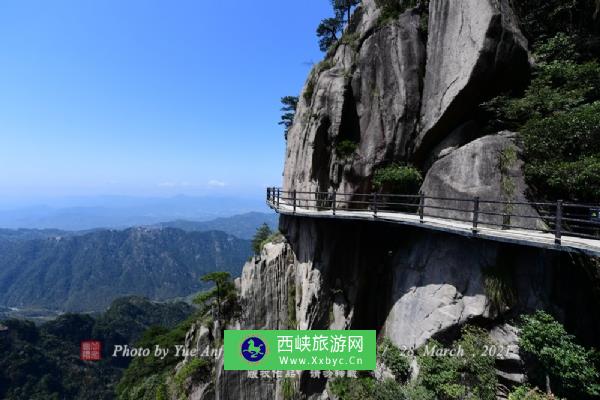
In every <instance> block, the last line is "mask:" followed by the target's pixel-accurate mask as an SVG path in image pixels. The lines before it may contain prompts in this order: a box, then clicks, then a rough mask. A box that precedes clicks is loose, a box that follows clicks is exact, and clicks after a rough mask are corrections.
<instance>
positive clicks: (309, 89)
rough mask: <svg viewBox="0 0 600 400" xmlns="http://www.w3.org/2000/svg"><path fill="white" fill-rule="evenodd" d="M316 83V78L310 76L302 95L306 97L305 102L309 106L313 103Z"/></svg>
mask: <svg viewBox="0 0 600 400" xmlns="http://www.w3.org/2000/svg"><path fill="white" fill-rule="evenodd" d="M315 85H316V83H315V78H314V77H312V76H311V77H310V78H309V81H308V83H307V84H306V90H305V91H304V94H303V95H302V97H303V98H304V103H306V105H307V106H310V105H311V104H312V98H313V95H314V93H315Z"/></svg>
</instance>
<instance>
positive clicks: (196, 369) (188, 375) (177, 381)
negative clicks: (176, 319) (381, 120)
mask: <svg viewBox="0 0 600 400" xmlns="http://www.w3.org/2000/svg"><path fill="white" fill-rule="evenodd" d="M202 280H203V281H204V282H210V283H212V284H213V285H214V286H213V288H211V289H210V290H208V291H206V292H203V293H200V294H199V295H198V296H197V297H196V299H194V302H195V303H196V304H198V305H199V306H200V307H199V309H198V310H197V312H196V313H194V315H192V316H191V317H190V318H188V319H187V320H186V321H184V322H182V323H180V324H179V325H178V326H177V327H175V328H174V329H171V330H167V329H162V328H151V329H149V330H148V331H146V332H145V333H144V336H143V337H142V339H141V340H140V341H139V342H138V343H137V344H136V347H149V348H153V347H154V346H156V345H159V346H160V347H161V348H169V349H171V351H170V352H169V354H167V356H166V357H164V358H161V357H157V356H155V355H154V354H151V355H150V356H149V357H140V358H136V359H135V360H134V361H133V362H132V363H131V365H130V366H129V368H127V370H126V371H125V374H124V375H123V379H121V381H120V382H119V385H118V387H117V394H118V397H119V399H121V400H134V399H138V398H148V399H154V397H148V396H152V395H153V393H155V392H156V391H157V390H159V391H161V392H163V391H164V392H165V394H169V395H170V394H172V393H175V394H176V395H177V396H183V395H185V392H186V390H187V389H188V385H189V384H190V383H191V382H194V383H198V382H206V381H208V380H209V379H210V378H212V368H213V362H212V359H211V358H209V356H210V355H203V354H201V355H202V357H201V358H192V359H191V360H189V361H188V362H186V364H184V365H183V366H182V367H181V369H180V370H179V371H178V372H177V373H175V374H173V372H174V369H175V366H176V365H177V364H178V363H179V362H181V361H182V358H181V357H175V350H174V348H175V346H176V345H184V344H185V339H186V334H187V333H188V331H189V330H190V328H191V327H192V325H193V324H194V323H196V322H197V321H202V322H203V324H204V325H205V326H207V327H209V328H214V325H215V323H218V326H219V327H220V329H215V333H217V334H219V333H220V334H221V336H220V337H221V338H222V330H223V329H224V327H225V326H226V325H227V324H228V323H229V322H230V321H231V320H232V319H233V318H235V317H236V316H237V313H238V311H239V301H238V298H237V290H236V288H235V285H234V283H233V281H232V280H231V276H230V275H229V274H228V273H226V272H214V273H211V274H207V275H205V276H204V277H203V278H202ZM217 339H219V338H217ZM213 347H217V346H213ZM188 350H192V349H188ZM200 351H203V349H200ZM204 356H207V357H204ZM167 398H170V397H167Z"/></svg>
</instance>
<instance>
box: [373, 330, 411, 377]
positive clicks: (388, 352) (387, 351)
mask: <svg viewBox="0 0 600 400" xmlns="http://www.w3.org/2000/svg"><path fill="white" fill-rule="evenodd" d="M377 352H378V356H379V358H380V359H381V361H382V362H383V363H384V364H385V366H386V367H388V368H389V369H390V371H392V374H394V377H395V378H396V381H397V382H400V383H406V382H407V381H408V378H409V377H410V362H409V360H408V358H407V357H406V356H405V355H404V354H402V352H401V351H400V349H398V348H397V347H396V346H394V344H393V343H392V342H391V341H390V340H389V339H384V341H383V343H382V344H381V345H380V346H379V347H378V348H377Z"/></svg>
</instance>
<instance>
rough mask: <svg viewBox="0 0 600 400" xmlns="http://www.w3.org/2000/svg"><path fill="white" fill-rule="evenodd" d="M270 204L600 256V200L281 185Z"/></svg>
mask: <svg viewBox="0 0 600 400" xmlns="http://www.w3.org/2000/svg"><path fill="white" fill-rule="evenodd" d="M267 205H268V206H269V207H270V208H272V209H273V210H275V211H276V212H278V213H280V214H283V215H290V216H301V217H309V218H335V219H342V220H361V221H381V222H387V223H395V224H400V225H406V226H413V227H419V228H423V229H430V230H435V231H441V232H447V233H452V234H458V235H462V236H467V237H471V238H478V239H486V240H493V241H498V242H505V243H513V244H518V245H525V246H532V247H538V248H545V249H552V250H557V251H567V252H577V253H584V254H587V255H591V256H595V257H600V215H599V212H600V206H592V205H582V204H573V203H564V202H562V201H559V202H556V203H525V202H521V203H516V202H506V201H495V200H494V201H491V200H481V199H479V198H477V197H475V198H441V197H427V196H424V195H416V196H409V195H392V194H389V195H388V194H378V193H370V194H356V193H352V194H344V193H335V192H297V191H282V190H281V189H279V188H268V189H267ZM515 210H521V211H519V212H516V211H515Z"/></svg>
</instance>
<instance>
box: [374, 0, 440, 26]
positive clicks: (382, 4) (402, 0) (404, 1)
mask: <svg viewBox="0 0 600 400" xmlns="http://www.w3.org/2000/svg"><path fill="white" fill-rule="evenodd" d="M375 2H376V3H377V6H378V7H379V8H380V9H381V14H380V16H379V23H380V24H384V23H386V22H388V21H393V20H396V19H397V18H398V17H399V16H400V14H402V13H403V12H405V11H406V10H408V9H410V8H414V7H417V6H420V7H421V8H422V9H423V10H426V9H428V8H429V1H428V0H427V1H422V0H375ZM425 14H426V13H425Z"/></svg>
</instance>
